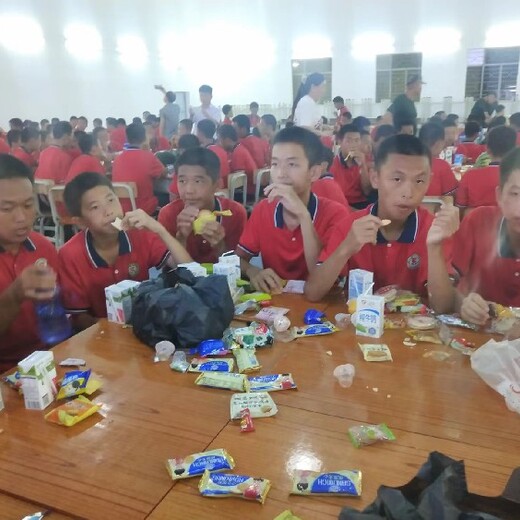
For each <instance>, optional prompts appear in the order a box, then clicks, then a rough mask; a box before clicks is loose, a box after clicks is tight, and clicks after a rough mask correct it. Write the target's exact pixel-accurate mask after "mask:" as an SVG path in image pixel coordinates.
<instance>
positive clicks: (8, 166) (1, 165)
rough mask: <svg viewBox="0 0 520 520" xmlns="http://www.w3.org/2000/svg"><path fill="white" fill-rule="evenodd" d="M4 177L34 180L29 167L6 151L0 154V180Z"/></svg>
mask: <svg viewBox="0 0 520 520" xmlns="http://www.w3.org/2000/svg"><path fill="white" fill-rule="evenodd" d="M5 179H29V180H30V181H31V183H32V182H34V176H33V173H32V171H31V169H30V168H29V167H28V166H27V165H26V164H25V163H23V162H22V161H20V159H17V158H16V157H13V156H12V155H9V154H7V153H1V154H0V181H3V180H5Z"/></svg>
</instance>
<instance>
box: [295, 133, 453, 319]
mask: <svg viewBox="0 0 520 520" xmlns="http://www.w3.org/2000/svg"><path fill="white" fill-rule="evenodd" d="M430 168H431V156H430V151H429V150H428V148H427V147H426V146H425V145H424V144H423V143H422V142H421V141H420V140H419V139H417V138H416V137H414V136H411V135H396V136H393V137H389V138H388V139H386V140H385V141H383V143H382V144H381V146H380V148H379V152H378V155H377V157H376V171H371V172H370V177H371V181H372V185H373V186H374V188H377V189H378V190H379V198H378V202H377V203H376V204H374V205H372V206H370V207H368V208H366V209H365V210H363V211H358V212H356V213H352V214H351V215H349V216H348V217H347V218H345V219H343V221H341V222H339V223H338V225H337V226H336V228H335V230H334V232H333V237H332V238H331V240H330V241H329V244H328V246H327V247H326V248H325V249H324V251H323V253H322V255H321V257H320V260H321V261H322V262H323V263H322V264H321V265H319V266H318V267H316V269H314V270H313V271H312V272H311V275H310V276H309V279H308V280H307V283H306V284H305V295H306V296H307V298H308V299H309V300H311V301H317V300H319V299H321V298H323V296H325V295H326V294H327V292H328V291H329V289H330V288H331V287H332V286H333V284H334V283H335V282H336V280H337V278H338V276H339V275H340V274H342V275H343V276H346V275H348V272H349V270H351V269H365V270H367V271H371V272H373V273H374V290H377V289H380V288H381V287H384V286H386V285H393V284H397V285H398V286H399V287H400V288H402V289H408V290H411V291H413V292H415V293H417V294H420V295H422V296H426V295H428V297H429V303H430V305H431V306H432V308H433V309H434V310H436V311H437V312H450V311H451V310H452V307H453V287H452V285H451V282H450V279H449V276H448V270H447V267H446V265H447V264H448V265H449V261H450V260H451V255H450V254H449V253H450V251H449V249H450V247H449V246H450V244H449V243H447V244H446V249H447V251H444V247H443V243H444V242H445V241H446V239H448V238H449V237H451V235H452V234H453V233H454V232H455V230H456V229H457V228H458V224H459V215H458V209H457V208H455V207H454V206H452V205H446V206H444V207H443V208H442V209H441V210H440V211H439V212H438V213H437V215H436V216H435V217H433V215H431V214H430V213H429V212H428V211H427V210H425V209H423V208H421V207H420V204H421V201H422V199H423V197H424V195H425V193H426V191H427V189H428V183H429V181H430V175H431V173H430ZM385 224H386V225H385ZM426 285H427V287H426Z"/></svg>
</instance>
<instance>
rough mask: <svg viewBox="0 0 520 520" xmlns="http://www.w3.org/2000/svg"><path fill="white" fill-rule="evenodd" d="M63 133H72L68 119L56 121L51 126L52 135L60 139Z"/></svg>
mask: <svg viewBox="0 0 520 520" xmlns="http://www.w3.org/2000/svg"><path fill="white" fill-rule="evenodd" d="M65 135H72V125H71V124H70V123H69V122H68V121H58V122H57V123H56V124H55V125H53V127H52V137H54V139H61V138H62V137H63V136H65Z"/></svg>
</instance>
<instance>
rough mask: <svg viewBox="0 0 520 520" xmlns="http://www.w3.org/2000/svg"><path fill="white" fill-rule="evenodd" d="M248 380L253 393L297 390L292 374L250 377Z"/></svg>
mask: <svg viewBox="0 0 520 520" xmlns="http://www.w3.org/2000/svg"><path fill="white" fill-rule="evenodd" d="M248 379H249V384H250V391H251V392H276V391H278V390H292V389H293V388H296V383H295V382H294V379H293V376H292V374H270V375H265V376H249V377H248Z"/></svg>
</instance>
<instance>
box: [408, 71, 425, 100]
mask: <svg viewBox="0 0 520 520" xmlns="http://www.w3.org/2000/svg"><path fill="white" fill-rule="evenodd" d="M423 85H424V82H423V80H422V77H421V76H420V75H419V74H412V75H411V76H409V77H408V81H407V82H406V92H407V94H408V96H409V97H410V99H412V100H413V101H419V100H420V99H421V92H422V86H423Z"/></svg>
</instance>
